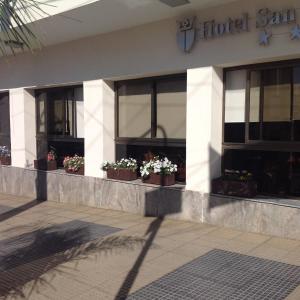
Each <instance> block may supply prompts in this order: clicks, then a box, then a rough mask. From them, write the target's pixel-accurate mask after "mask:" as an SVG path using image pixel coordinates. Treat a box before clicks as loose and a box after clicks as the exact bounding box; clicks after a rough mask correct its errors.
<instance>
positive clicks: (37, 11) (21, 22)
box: [0, 0, 47, 56]
mask: <svg viewBox="0 0 300 300" xmlns="http://www.w3.org/2000/svg"><path fill="white" fill-rule="evenodd" d="M42 4H43V3H41V2H40V1H37V0H0V55H1V54H2V55H3V56H5V55H8V54H16V49H21V50H31V51H32V50H33V49H34V48H36V47H37V46H39V47H40V46H41V43H40V41H39V39H38V37H37V36H36V35H35V33H34V32H33V30H32V29H31V26H30V24H31V23H33V22H34V21H36V19H37V18H38V17H41V16H46V15H47V13H46V12H45V11H44V10H43V8H42ZM18 51H20V50H18Z"/></svg>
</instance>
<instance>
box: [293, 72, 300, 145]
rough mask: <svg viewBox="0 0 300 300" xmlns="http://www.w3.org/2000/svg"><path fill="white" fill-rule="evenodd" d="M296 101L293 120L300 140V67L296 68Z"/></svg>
mask: <svg viewBox="0 0 300 300" xmlns="http://www.w3.org/2000/svg"><path fill="white" fill-rule="evenodd" d="M293 79H294V103H293V120H294V139H295V140H296V141H300V68H299V67H298V68H294V75H293Z"/></svg>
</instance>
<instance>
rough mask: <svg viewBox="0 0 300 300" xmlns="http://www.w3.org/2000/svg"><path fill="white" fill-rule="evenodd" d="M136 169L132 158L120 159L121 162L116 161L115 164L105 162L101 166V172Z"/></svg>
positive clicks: (136, 166)
mask: <svg viewBox="0 0 300 300" xmlns="http://www.w3.org/2000/svg"><path fill="white" fill-rule="evenodd" d="M137 168H138V165H137V161H136V160H135V159H133V158H122V159H121V160H118V161H116V162H115V163H110V162H108V161H105V162H104V163H103V165H102V170H104V171H107V170H108V169H115V170H118V169H128V170H132V171H136V170H137Z"/></svg>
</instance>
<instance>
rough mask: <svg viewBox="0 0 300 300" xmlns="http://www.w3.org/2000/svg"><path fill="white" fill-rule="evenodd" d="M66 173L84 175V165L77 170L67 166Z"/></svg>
mask: <svg viewBox="0 0 300 300" xmlns="http://www.w3.org/2000/svg"><path fill="white" fill-rule="evenodd" d="M65 171H66V173H68V174H74V175H84V166H81V167H80V168H79V169H78V170H77V171H73V170H71V169H67V168H65Z"/></svg>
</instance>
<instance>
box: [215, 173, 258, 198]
mask: <svg viewBox="0 0 300 300" xmlns="http://www.w3.org/2000/svg"><path fill="white" fill-rule="evenodd" d="M212 192H213V193H214V194H222V195H229V196H237V197H247V198H254V197H255V196H256V195H257V182H256V181H255V180H254V179H253V175H252V174H251V173H250V172H248V171H237V170H225V173H224V175H223V176H221V177H219V178H216V179H213V181H212Z"/></svg>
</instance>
